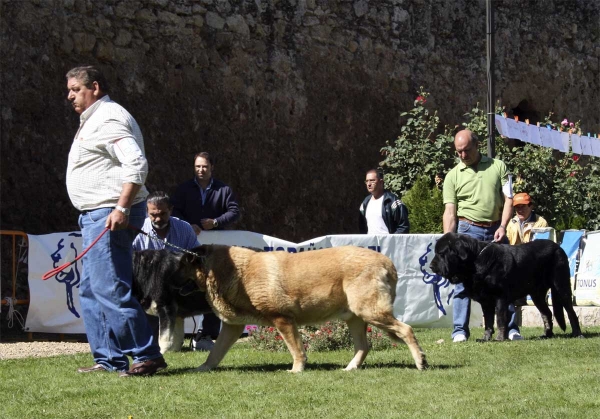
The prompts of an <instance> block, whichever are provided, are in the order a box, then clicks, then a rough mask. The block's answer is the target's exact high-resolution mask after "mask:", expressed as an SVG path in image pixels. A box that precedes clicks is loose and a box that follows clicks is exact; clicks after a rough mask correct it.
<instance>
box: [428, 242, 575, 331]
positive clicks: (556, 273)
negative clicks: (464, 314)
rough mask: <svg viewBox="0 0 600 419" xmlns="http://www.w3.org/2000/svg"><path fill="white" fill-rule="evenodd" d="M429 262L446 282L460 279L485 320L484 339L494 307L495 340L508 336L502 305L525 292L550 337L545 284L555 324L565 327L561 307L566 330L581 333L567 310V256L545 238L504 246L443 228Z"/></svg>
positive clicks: (572, 313) (569, 296)
mask: <svg viewBox="0 0 600 419" xmlns="http://www.w3.org/2000/svg"><path fill="white" fill-rule="evenodd" d="M430 266H431V269H432V270H433V271H434V272H435V273H437V274H438V275H441V276H443V277H444V278H446V279H448V280H449V281H450V282H451V283H452V284H458V283H460V282H462V283H463V285H464V287H465V291H466V292H467V295H469V297H470V298H472V299H473V300H475V301H477V302H479V303H480V304H481V308H482V309H483V318H484V325H485V334H484V336H483V340H486V341H487V340H490V339H491V337H492V335H493V333H494V307H495V309H496V314H497V318H498V336H497V337H496V340H504V339H506V338H507V337H508V336H507V334H508V330H507V329H508V328H507V325H508V320H509V319H508V305H509V304H510V303H511V302H513V301H515V300H516V299H519V298H523V297H525V296H527V294H529V295H531V299H532V300H533V302H534V303H535V306H536V307H537V308H538V310H539V311H540V313H541V315H542V319H543V321H544V329H545V335H544V336H543V337H547V338H549V337H552V336H553V332H552V313H551V312H550V308H549V307H548V304H547V303H546V295H547V293H548V290H549V289H550V290H552V304H553V310H554V317H555V319H556V322H557V323H558V325H559V326H560V328H561V329H562V330H563V331H564V330H565V329H566V324H565V316H564V313H563V308H564V309H565V310H566V311H567V315H568V316H569V322H571V328H572V336H581V337H583V335H582V334H581V329H580V328H579V320H578V319H577V315H576V314H575V310H573V299H572V293H571V286H570V271H569V259H568V258H567V255H566V253H565V252H564V250H563V249H561V248H560V246H559V245H557V244H556V243H554V242H552V241H550V240H534V241H532V242H530V243H525V244H522V245H519V246H509V245H503V244H496V243H489V244H486V243H485V242H481V241H479V240H476V239H474V238H472V237H469V236H466V235H462V234H455V233H446V234H444V235H443V236H442V237H441V238H440V239H439V240H438V241H437V243H436V245H435V257H434V258H433V260H432V261H431V265H430Z"/></svg>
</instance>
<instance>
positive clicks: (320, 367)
mask: <svg viewBox="0 0 600 419" xmlns="http://www.w3.org/2000/svg"><path fill="white" fill-rule="evenodd" d="M291 368H292V364H291V363H279V364H260V365H248V366H241V367H218V368H215V369H214V370H212V371H208V372H198V373H197V374H198V375H202V374H207V373H208V374H211V373H216V372H280V371H284V372H287V371H288V370H289V369H291ZM344 368H345V367H342V366H340V364H332V363H327V362H323V363H318V364H306V367H305V368H304V371H343V369H344ZM384 368H390V369H391V368H394V369H401V370H407V369H409V370H416V369H417V367H416V365H414V364H406V363H402V362H397V361H394V362H385V363H383V362H381V363H380V362H377V363H366V365H363V366H362V367H361V368H360V369H361V370H369V369H384ZM455 368H462V366H460V365H434V366H429V368H428V370H450V369H455ZM426 371H427V370H426ZM426 371H425V372H426ZM189 373H195V371H194V368H169V369H167V370H165V371H163V372H161V373H160V375H163V376H165V375H179V374H189Z"/></svg>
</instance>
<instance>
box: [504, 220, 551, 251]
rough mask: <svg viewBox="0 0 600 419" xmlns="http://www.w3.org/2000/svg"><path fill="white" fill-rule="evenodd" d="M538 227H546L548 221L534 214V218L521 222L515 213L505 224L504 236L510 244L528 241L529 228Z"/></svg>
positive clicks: (529, 236)
mask: <svg viewBox="0 0 600 419" xmlns="http://www.w3.org/2000/svg"><path fill="white" fill-rule="evenodd" d="M539 227H548V222H547V221H546V220H545V219H544V218H543V217H540V216H539V215H537V214H534V220H530V221H526V222H524V223H523V224H521V222H520V221H519V217H517V216H516V215H515V216H514V217H513V218H512V219H511V220H510V221H509V222H508V225H507V226H506V237H507V238H508V242H509V243H510V244H521V243H528V242H529V241H530V240H531V229H533V228H539Z"/></svg>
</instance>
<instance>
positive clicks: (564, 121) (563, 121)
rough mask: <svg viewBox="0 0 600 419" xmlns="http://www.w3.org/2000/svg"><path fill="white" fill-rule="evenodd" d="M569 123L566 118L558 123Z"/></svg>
mask: <svg viewBox="0 0 600 419" xmlns="http://www.w3.org/2000/svg"><path fill="white" fill-rule="evenodd" d="M568 123H569V121H567V118H565V119H563V120H562V122H561V123H560V124H561V125H567V124H568Z"/></svg>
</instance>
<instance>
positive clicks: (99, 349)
mask: <svg viewBox="0 0 600 419" xmlns="http://www.w3.org/2000/svg"><path fill="white" fill-rule="evenodd" d="M112 210H113V208H100V209H96V210H91V211H87V212H84V213H82V214H81V215H80V216H79V227H80V228H81V232H82V235H83V248H84V249H87V248H88V246H89V245H90V244H91V243H92V242H93V241H94V240H95V239H96V238H97V237H98V236H99V235H100V233H102V231H103V230H104V229H105V227H104V225H105V223H106V218H107V217H108V215H109V214H110V213H111V212H112ZM145 215H146V203H145V202H141V203H139V204H136V205H134V206H133V207H132V208H131V215H130V216H129V224H130V225H131V226H135V227H138V228H140V227H141V226H142V225H143V223H144V218H145ZM136 234H137V233H136V232H135V231H134V230H132V229H130V228H127V229H124V230H119V231H108V232H106V233H105V234H104V235H103V236H102V238H101V239H100V240H99V241H98V242H97V243H96V244H95V245H94V246H93V247H92V248H91V249H90V250H89V251H88V253H86V255H85V256H84V257H83V274H82V278H81V284H80V286H79V301H80V303H81V310H82V314H83V324H84V326H85V332H86V334H87V338H88V342H89V343H90V349H91V351H92V355H93V356H94V361H95V362H96V363H97V364H100V365H102V366H103V367H104V368H106V369H107V370H109V371H125V370H127V369H128V368H129V359H128V358H127V356H131V357H132V358H133V361H134V363H137V362H144V361H147V360H149V359H154V358H158V357H160V356H161V353H160V348H159V347H158V345H157V343H156V342H155V341H154V338H153V336H152V330H151V329H150V326H149V325H148V321H147V320H146V314H145V313H144V311H143V309H142V307H141V306H140V304H139V302H138V301H137V300H136V299H135V298H133V297H132V295H131V282H132V276H133V264H132V261H133V249H132V243H133V239H134V237H135V235H136Z"/></svg>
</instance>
